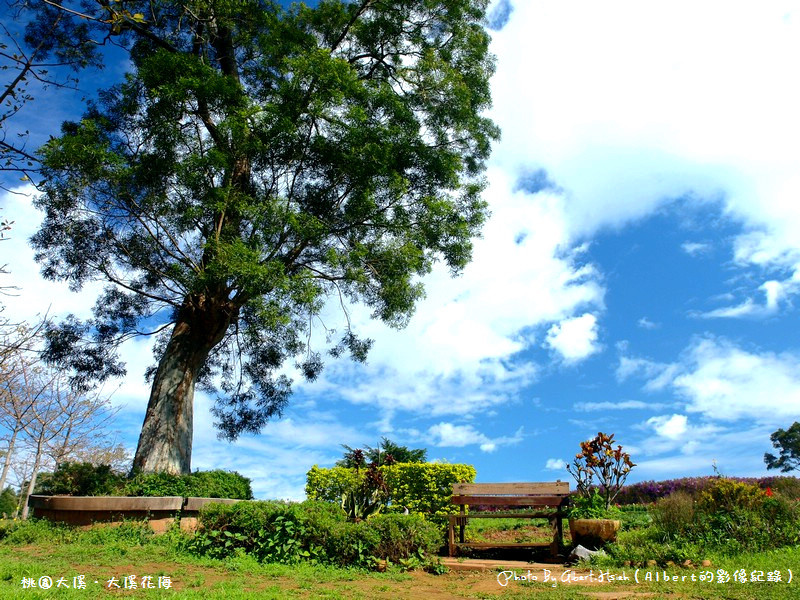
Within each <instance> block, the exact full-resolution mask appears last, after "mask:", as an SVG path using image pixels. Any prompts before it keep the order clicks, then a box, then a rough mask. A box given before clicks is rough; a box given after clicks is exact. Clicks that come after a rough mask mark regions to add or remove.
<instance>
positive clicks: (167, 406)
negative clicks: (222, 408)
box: [133, 296, 237, 475]
mask: <svg viewBox="0 0 800 600" xmlns="http://www.w3.org/2000/svg"><path fill="white" fill-rule="evenodd" d="M236 313H237V309H236V307H234V306H232V304H231V303H230V301H228V300H224V301H215V300H214V299H213V298H212V299H209V298H207V297H205V296H194V297H190V298H187V299H186V301H185V302H184V304H183V306H182V307H181V309H180V311H179V312H178V318H177V320H176V323H175V326H174V328H173V330H172V336H171V337H170V340H169V343H168V344H167V347H166V350H165V351H164V355H163V356H162V357H161V361H160V362H159V364H158V370H157V371H156V375H155V378H154V379H153V387H152V389H151V391H150V401H149V402H148V404H147V412H146V413H145V416H144V424H143V425H142V432H141V434H140V435H139V445H138V447H137V448H136V456H135V457H134V459H133V471H141V472H144V473H161V472H166V473H171V474H173V475H179V474H188V473H191V465H192V427H193V425H192V417H193V407H194V385H195V381H196V379H197V374H198V372H199V371H200V369H201V368H202V366H203V364H204V363H205V361H206V359H207V358H208V354H209V352H211V350H212V349H213V348H214V346H216V345H217V344H218V343H219V342H220V341H221V340H222V338H223V336H224V335H225V332H226V331H227V329H228V325H230V323H231V319H232V318H233V317H234V315H236Z"/></svg>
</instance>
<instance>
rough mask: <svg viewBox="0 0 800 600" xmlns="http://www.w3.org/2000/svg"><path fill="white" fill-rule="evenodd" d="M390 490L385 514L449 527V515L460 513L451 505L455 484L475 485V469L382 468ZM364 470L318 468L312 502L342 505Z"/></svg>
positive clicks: (310, 489) (312, 476)
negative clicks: (418, 516)
mask: <svg viewBox="0 0 800 600" xmlns="http://www.w3.org/2000/svg"><path fill="white" fill-rule="evenodd" d="M379 469H380V471H381V473H382V474H383V478H384V481H385V482H386V486H387V488H388V490H389V496H388V506H387V507H386V508H385V509H382V510H384V511H385V512H386V511H388V512H402V511H403V510H404V509H408V511H409V512H411V513H421V514H425V515H426V516H427V517H428V518H429V520H430V521H432V522H434V523H436V524H437V525H439V526H440V527H443V526H445V524H446V522H447V515H448V514H452V513H456V512H458V510H459V509H458V506H455V505H453V504H451V503H450V498H451V496H452V494H453V484H454V483H471V482H473V481H474V480H475V473H476V472H475V467H473V466H472V465H464V464H447V463H397V464H394V465H390V466H389V465H385V466H381V467H380V468H379ZM364 475H365V471H364V470H359V471H357V470H356V469H346V468H344V467H333V468H332V469H322V468H320V467H318V466H317V465H314V466H313V467H312V468H311V470H309V471H308V473H307V474H306V488H305V489H306V495H307V496H308V498H309V499H314V500H325V501H327V502H331V503H335V504H336V505H337V506H339V505H340V504H341V501H342V494H344V493H345V492H346V491H347V490H348V489H352V488H353V487H354V486H357V485H359V482H360V481H361V478H363V477H364Z"/></svg>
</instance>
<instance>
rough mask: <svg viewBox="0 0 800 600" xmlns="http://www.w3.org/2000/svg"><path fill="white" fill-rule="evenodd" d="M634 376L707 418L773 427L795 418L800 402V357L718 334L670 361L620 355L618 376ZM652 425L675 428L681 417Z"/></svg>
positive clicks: (706, 338) (697, 342)
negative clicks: (757, 349) (755, 348)
mask: <svg viewBox="0 0 800 600" xmlns="http://www.w3.org/2000/svg"><path fill="white" fill-rule="evenodd" d="M633 376H638V377H642V378H644V379H646V380H647V383H646V384H645V389H647V390H650V391H660V390H664V389H671V390H672V391H673V392H674V393H675V394H676V395H677V397H678V398H680V399H681V400H682V401H683V402H684V403H685V409H686V411H688V412H691V413H699V414H700V415H702V416H703V417H704V418H705V419H708V420H709V421H736V420H739V419H750V420H754V421H756V422H757V423H762V424H764V423H767V424H776V425H777V424H780V423H783V422H785V421H786V420H787V419H793V418H795V417H796V416H797V407H798V406H800V356H797V355H795V354H792V353H789V352H784V353H780V354H776V353H773V352H748V351H746V350H743V349H741V348H739V347H737V346H736V345H734V344H733V343H731V342H729V341H727V340H725V339H722V338H713V337H703V338H698V339H697V340H695V341H694V342H692V344H690V345H689V347H687V348H686V350H685V351H684V352H683V353H682V355H681V357H680V360H679V362H677V363H673V364H663V363H655V362H652V361H649V360H647V359H637V358H628V357H621V359H620V365H619V367H618V369H617V377H618V378H619V379H620V380H624V379H627V378H628V377H633ZM673 417H675V418H676V419H678V417H679V415H673ZM659 419H661V418H660V417H659ZM651 425H659V426H663V427H666V429H664V431H676V430H677V429H679V420H673V421H671V422H670V424H669V425H667V421H663V422H662V421H660V420H656V421H653V422H652V423H651Z"/></svg>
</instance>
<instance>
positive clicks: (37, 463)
mask: <svg viewBox="0 0 800 600" xmlns="http://www.w3.org/2000/svg"><path fill="white" fill-rule="evenodd" d="M45 433H46V431H45V428H44V425H43V426H42V430H41V433H40V434H39V439H38V440H37V441H36V458H35V459H34V461H33V470H32V471H31V477H30V479H29V480H28V487H27V489H26V490H25V493H24V494H23V500H22V520H23V521H24V520H25V519H27V518H28V498H30V497H31V494H33V490H34V488H36V479H37V478H38V477H39V469H40V468H41V466H42V453H43V450H44V438H45Z"/></svg>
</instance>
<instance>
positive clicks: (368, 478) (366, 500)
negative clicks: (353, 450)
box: [342, 463, 389, 523]
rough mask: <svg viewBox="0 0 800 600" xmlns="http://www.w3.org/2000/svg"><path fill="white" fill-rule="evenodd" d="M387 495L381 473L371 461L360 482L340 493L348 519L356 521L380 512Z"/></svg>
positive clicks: (387, 491)
mask: <svg viewBox="0 0 800 600" xmlns="http://www.w3.org/2000/svg"><path fill="white" fill-rule="evenodd" d="M388 497H389V490H388V488H387V487H386V482H385V481H384V480H383V474H382V473H381V472H380V471H379V470H378V466H377V465H376V464H375V463H371V464H370V466H369V468H368V469H367V472H366V473H365V474H364V478H363V479H362V480H361V482H360V483H359V484H358V485H357V486H355V487H354V488H352V489H349V490H347V491H345V492H344V494H342V509H343V510H344V512H345V514H346V515H347V519H348V520H350V521H353V522H356V523H358V522H359V521H363V520H364V519H366V518H367V517H369V516H370V515H373V514H377V513H378V512H380V510H381V508H382V507H383V505H384V503H385V502H386V501H387V500H388Z"/></svg>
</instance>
